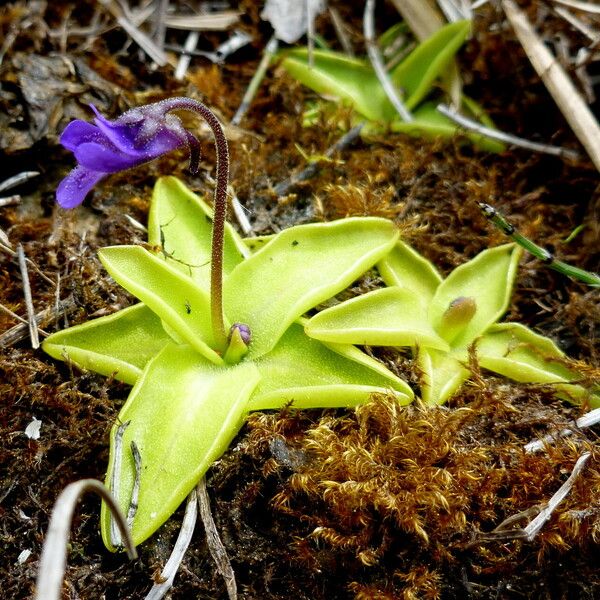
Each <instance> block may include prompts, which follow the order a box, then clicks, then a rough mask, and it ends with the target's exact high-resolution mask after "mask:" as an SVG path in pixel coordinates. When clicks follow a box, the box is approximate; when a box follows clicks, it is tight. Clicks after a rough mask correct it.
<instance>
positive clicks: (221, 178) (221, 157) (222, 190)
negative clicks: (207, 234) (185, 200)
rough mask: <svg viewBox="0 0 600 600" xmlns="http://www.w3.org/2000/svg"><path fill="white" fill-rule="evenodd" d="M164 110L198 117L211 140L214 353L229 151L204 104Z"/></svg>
mask: <svg viewBox="0 0 600 600" xmlns="http://www.w3.org/2000/svg"><path fill="white" fill-rule="evenodd" d="M164 103H165V106H166V107H167V108H166V110H169V111H170V110H187V111H191V112H195V113H197V114H199V115H200V116H202V118H203V119H204V120H205V121H206V122H207V123H208V126H209V127H210V129H211V131H212V133H213V137H214V140H215V148H216V153H217V173H216V178H215V179H216V184H215V193H214V205H213V226H212V253H211V265H210V312H211V322H212V328H213V336H214V339H215V345H216V349H217V350H220V351H222V352H224V351H225V348H226V346H227V334H226V333H225V320H224V318H223V240H224V232H225V217H226V216H227V183H228V180H229V147H228V145H227V138H226V137H225V133H224V131H223V127H222V125H221V123H220V122H219V119H217V117H216V116H215V115H214V113H213V112H212V111H211V110H210V109H209V108H208V107H207V106H205V105H204V104H202V103H201V102H198V101H197V100H192V99H191V98H183V97H180V98H171V99H169V100H165V101H164Z"/></svg>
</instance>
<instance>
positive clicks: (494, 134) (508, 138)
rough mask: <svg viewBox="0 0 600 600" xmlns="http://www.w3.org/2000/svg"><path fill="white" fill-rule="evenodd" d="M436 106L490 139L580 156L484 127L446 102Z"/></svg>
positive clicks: (569, 151)
mask: <svg viewBox="0 0 600 600" xmlns="http://www.w3.org/2000/svg"><path fill="white" fill-rule="evenodd" d="M436 108H437V111H438V112H440V113H442V114H443V115H445V116H446V117H448V118H449V119H451V120H452V121H454V122H455V123H456V124H458V125H460V126H461V127H463V128H464V129H466V130H468V131H474V132H476V133H479V134H480V135H483V136H485V137H488V138H490V139H493V140H499V141H500V142H504V143H506V144H512V145H513V146H519V147H520V148H525V149H527V150H532V151H533V152H542V153H544V154H551V155H553V156H562V157H564V158H568V159H569V160H577V159H579V158H581V156H580V154H579V152H577V151H576V150H571V149H569V148H563V147H561V146H551V145H549V144H539V143H537V142H531V141H529V140H526V139H524V138H520V137H518V136H516V135H512V134H510V133H504V132H503V131H498V130H496V129H490V128H489V127H486V126H485V125H482V124H481V123H478V122H477V121H474V120H473V119H469V118H468V117H465V116H464V115H461V114H460V113H459V112H458V111H457V110H456V109H455V108H452V107H450V106H447V105H446V104H438V105H437V107H436Z"/></svg>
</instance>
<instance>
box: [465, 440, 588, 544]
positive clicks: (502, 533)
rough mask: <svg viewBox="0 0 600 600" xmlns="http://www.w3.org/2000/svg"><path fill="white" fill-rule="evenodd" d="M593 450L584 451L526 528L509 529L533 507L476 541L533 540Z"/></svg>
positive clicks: (506, 520) (567, 491)
mask: <svg viewBox="0 0 600 600" xmlns="http://www.w3.org/2000/svg"><path fill="white" fill-rule="evenodd" d="M591 455H592V454H591V452H585V453H583V454H582V455H581V456H580V457H579V459H578V460H577V462H576V463H575V466H574V467H573V471H572V472H571V475H570V476H569V478H568V479H567V480H566V481H565V482H564V483H563V484H562V485H561V486H560V488H559V489H558V490H557V491H556V492H555V493H554V495H553V496H552V498H550V500H548V503H547V504H546V506H544V508H542V509H541V510H540V511H539V513H538V515H537V516H536V517H535V518H534V519H532V520H531V521H530V522H529V524H528V525H527V526H526V527H525V528H520V529H508V528H509V527H510V526H512V524H513V523H514V522H515V521H517V520H519V519H520V518H522V517H526V516H527V515H528V514H529V513H530V512H531V511H532V509H528V510H527V511H524V512H523V513H519V514H518V515H512V516H511V517H508V519H505V520H504V521H503V522H502V523H501V524H500V525H498V527H496V529H494V530H493V531H491V532H489V533H483V534H481V536H480V537H479V538H478V539H477V540H476V541H475V543H477V542H479V541H483V540H490V541H491V540H503V541H505V540H519V539H520V540H522V539H524V540H527V541H528V542H532V541H533V540H534V539H535V537H536V536H537V534H538V533H539V532H540V530H541V529H542V527H543V526H544V525H545V524H546V522H547V521H548V520H549V519H550V517H551V516H552V514H553V513H554V511H555V510H556V508H557V507H558V505H559V504H560V503H561V502H562V501H563V500H564V499H565V498H566V497H567V496H568V494H569V492H570V491H571V489H572V488H573V486H574V485H575V481H576V480H577V478H578V477H579V474H580V473H581V471H582V470H583V468H584V467H585V464H586V463H587V461H588V460H589V458H590V456H591Z"/></svg>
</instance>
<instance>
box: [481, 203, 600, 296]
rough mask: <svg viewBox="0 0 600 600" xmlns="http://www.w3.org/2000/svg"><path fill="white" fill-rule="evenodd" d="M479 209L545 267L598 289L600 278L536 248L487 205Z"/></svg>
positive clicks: (543, 249)
mask: <svg viewBox="0 0 600 600" xmlns="http://www.w3.org/2000/svg"><path fill="white" fill-rule="evenodd" d="M479 208H481V211H482V212H483V214H484V215H485V217H486V219H488V220H489V221H491V222H492V223H493V224H494V225H495V226H496V227H497V228H498V229H500V231H502V232H503V233H504V234H506V235H508V236H509V237H510V238H512V239H513V240H514V241H515V242H516V243H517V244H519V246H521V247H522V248H524V249H525V250H527V252H529V253H530V254H533V256H535V257H536V258H539V259H540V260H541V261H542V262H543V263H544V264H545V265H546V266H548V267H550V268H551V269H554V270H555V271H558V272H559V273H562V274H563V275H566V276H567V277H571V278H572V279H577V280H578V281H583V283H587V284H588V285H591V286H593V287H600V277H599V276H598V275H596V274H595V273H591V272H590V271H584V270H583V269H579V268H578V267H573V266H571V265H569V264H567V263H565V262H562V261H560V260H556V259H555V258H554V256H553V255H552V254H551V253H550V252H549V251H548V250H546V249H545V248H542V247H541V246H538V245H537V244H535V243H534V242H532V241H531V240H530V239H528V238H526V237H525V236H523V235H521V234H520V233H519V232H518V231H517V230H516V229H515V228H514V227H513V226H512V225H511V224H510V223H509V222H508V221H507V220H506V219H505V218H504V217H503V216H502V215H500V213H498V211H497V210H496V209H495V208H494V207H493V206H490V205H489V204H485V203H484V202H479Z"/></svg>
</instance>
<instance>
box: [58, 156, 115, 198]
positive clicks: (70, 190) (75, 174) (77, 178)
mask: <svg viewBox="0 0 600 600" xmlns="http://www.w3.org/2000/svg"><path fill="white" fill-rule="evenodd" d="M105 176H106V173H101V172H99V171H92V170H90V169H86V168H85V167H79V166H78V167H75V168H74V169H73V170H72V171H71V172H70V173H69V174H68V175H67V176H66V177H65V178H64V179H63V180H62V181H61V182H60V184H59V186H58V189H57V190H56V201H57V202H58V204H59V205H60V206H62V207H63V208H75V207H76V206H78V205H79V204H81V203H82V202H83V201H84V199H85V197H86V195H87V193H88V192H89V191H90V190H91V189H92V188H93V187H94V186H95V185H96V184H97V183H98V182H99V181H100V180H101V179H102V178H103V177H105Z"/></svg>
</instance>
